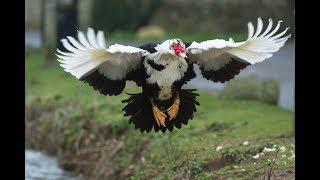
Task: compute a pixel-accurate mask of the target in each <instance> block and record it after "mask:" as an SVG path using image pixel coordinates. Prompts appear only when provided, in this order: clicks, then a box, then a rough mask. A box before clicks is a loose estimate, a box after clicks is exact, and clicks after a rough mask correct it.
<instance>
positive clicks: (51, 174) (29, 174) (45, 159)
mask: <svg viewBox="0 0 320 180" xmlns="http://www.w3.org/2000/svg"><path fill="white" fill-rule="evenodd" d="M35 179H52V180H53V179H55V180H56V179H57V180H80V178H77V177H75V176H73V175H72V174H71V173H68V172H66V171H64V170H63V169H62V168H60V167H59V166H58V163H57V158H56V157H53V156H49V155H47V154H45V153H43V152H40V151H35V150H28V149H26V150H25V180H35Z"/></svg>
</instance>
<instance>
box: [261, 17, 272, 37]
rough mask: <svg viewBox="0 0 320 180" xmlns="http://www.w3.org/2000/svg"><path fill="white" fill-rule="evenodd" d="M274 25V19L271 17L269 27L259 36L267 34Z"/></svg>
mask: <svg viewBox="0 0 320 180" xmlns="http://www.w3.org/2000/svg"><path fill="white" fill-rule="evenodd" d="M272 25H273V21H272V19H271V18H270V19H269V24H268V27H267V28H266V30H265V31H264V32H263V33H262V34H261V35H260V36H259V37H258V38H260V37H263V36H265V35H266V34H267V33H268V32H269V31H270V30H271V28H272Z"/></svg>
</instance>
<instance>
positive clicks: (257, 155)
mask: <svg viewBox="0 0 320 180" xmlns="http://www.w3.org/2000/svg"><path fill="white" fill-rule="evenodd" d="M259 157H260V155H259V154H256V155H255V156H252V158H253V159H258V158H259Z"/></svg>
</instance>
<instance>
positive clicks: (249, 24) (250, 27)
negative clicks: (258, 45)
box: [247, 22, 254, 41]
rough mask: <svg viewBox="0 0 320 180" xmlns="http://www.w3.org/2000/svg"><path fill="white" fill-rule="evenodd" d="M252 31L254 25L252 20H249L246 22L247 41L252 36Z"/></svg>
mask: <svg viewBox="0 0 320 180" xmlns="http://www.w3.org/2000/svg"><path fill="white" fill-rule="evenodd" d="M253 32H254V27H253V25H252V22H249V23H248V38H247V41H248V40H250V39H251V38H252V36H253Z"/></svg>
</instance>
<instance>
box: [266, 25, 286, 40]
mask: <svg viewBox="0 0 320 180" xmlns="http://www.w3.org/2000/svg"><path fill="white" fill-rule="evenodd" d="M288 29H289V28H286V29H285V30H284V31H282V32H281V33H279V34H277V35H275V36H273V37H271V38H270V39H272V40H275V39H278V38H280V37H281V36H283V35H284V34H285V33H286V32H287V31H288Z"/></svg>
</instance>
